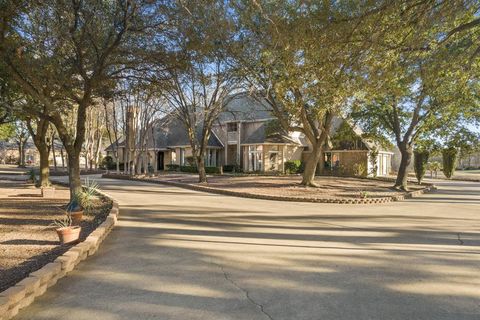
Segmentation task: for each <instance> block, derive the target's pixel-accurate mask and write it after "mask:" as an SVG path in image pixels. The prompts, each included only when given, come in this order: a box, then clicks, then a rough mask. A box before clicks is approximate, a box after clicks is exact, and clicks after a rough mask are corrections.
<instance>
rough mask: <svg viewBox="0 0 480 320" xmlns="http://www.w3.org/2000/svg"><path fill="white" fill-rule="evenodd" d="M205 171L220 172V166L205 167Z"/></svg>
mask: <svg viewBox="0 0 480 320" xmlns="http://www.w3.org/2000/svg"><path fill="white" fill-rule="evenodd" d="M205 171H206V172H207V173H210V174H220V173H221V172H220V168H219V167H205Z"/></svg>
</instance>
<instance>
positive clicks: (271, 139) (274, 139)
mask: <svg viewBox="0 0 480 320" xmlns="http://www.w3.org/2000/svg"><path fill="white" fill-rule="evenodd" d="M266 128H267V122H266V121H265V122H263V123H262V124H261V125H260V126H259V127H258V128H257V129H256V130H255V131H253V132H252V133H251V134H250V135H249V136H248V137H247V138H246V139H245V140H244V141H242V144H262V143H275V144H295V145H301V144H302V143H301V142H300V141H297V140H295V139H294V138H292V137H290V136H289V135H288V134H286V133H284V132H272V133H268V132H266Z"/></svg>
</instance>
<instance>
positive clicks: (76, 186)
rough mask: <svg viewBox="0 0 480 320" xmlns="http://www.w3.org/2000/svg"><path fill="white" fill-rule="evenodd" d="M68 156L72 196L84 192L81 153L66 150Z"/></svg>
mask: <svg viewBox="0 0 480 320" xmlns="http://www.w3.org/2000/svg"><path fill="white" fill-rule="evenodd" d="M66 151H67V154H68V178H69V181H70V196H71V197H73V196H74V195H75V194H77V193H80V192H81V191H82V181H81V180H80V152H78V153H77V152H76V151H75V150H74V149H73V150H68V149H67V150H66Z"/></svg>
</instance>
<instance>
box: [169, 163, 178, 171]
mask: <svg viewBox="0 0 480 320" xmlns="http://www.w3.org/2000/svg"><path fill="white" fill-rule="evenodd" d="M166 167H167V171H178V169H179V168H180V166H179V165H178V164H167V165H166Z"/></svg>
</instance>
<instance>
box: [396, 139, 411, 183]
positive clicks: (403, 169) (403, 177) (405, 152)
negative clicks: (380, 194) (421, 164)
mask: <svg viewBox="0 0 480 320" xmlns="http://www.w3.org/2000/svg"><path fill="white" fill-rule="evenodd" d="M398 148H399V149H400V153H401V155H402V159H401V161H400V167H399V168H398V174H397V180H396V181H395V185H394V186H393V187H394V188H395V189H399V190H404V191H406V190H407V183H408V174H407V169H408V166H409V165H410V162H411V161H412V155H413V150H412V147H411V146H409V145H408V144H406V143H400V144H399V145H398Z"/></svg>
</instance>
